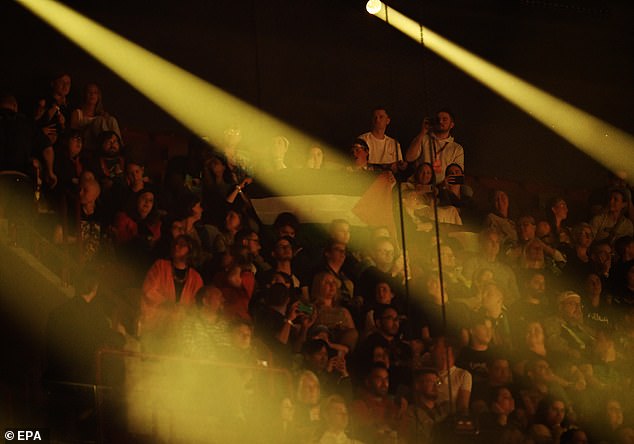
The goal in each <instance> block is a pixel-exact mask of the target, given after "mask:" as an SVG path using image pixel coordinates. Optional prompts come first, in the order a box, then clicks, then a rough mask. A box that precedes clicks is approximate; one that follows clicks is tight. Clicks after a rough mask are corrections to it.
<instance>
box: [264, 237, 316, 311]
mask: <svg viewBox="0 0 634 444" xmlns="http://www.w3.org/2000/svg"><path fill="white" fill-rule="evenodd" d="M294 251H295V241H294V240H293V238H292V237H289V236H284V237H281V238H279V239H278V240H277V241H276V242H275V244H274V245H273V251H272V252H271V257H272V258H273V262H272V264H271V269H270V270H267V271H265V272H263V273H259V274H258V279H259V282H260V284H265V283H266V282H271V278H272V276H273V275H274V274H276V273H283V274H284V275H285V276H287V277H288V279H289V280H290V282H291V288H293V289H296V290H297V291H298V292H301V294H302V297H303V298H304V299H308V287H307V285H306V284H304V283H302V282H301V281H300V280H299V278H298V277H297V276H296V274H295V270H294V268H293V255H294Z"/></svg>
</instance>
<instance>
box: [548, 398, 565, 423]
mask: <svg viewBox="0 0 634 444" xmlns="http://www.w3.org/2000/svg"><path fill="white" fill-rule="evenodd" d="M565 415H566V406H565V404H564V403H563V402H562V401H554V402H553V403H552V404H551V405H550V407H549V408H548V414H547V421H548V423H549V425H551V426H554V425H558V424H561V422H562V421H563V420H564V416H565Z"/></svg>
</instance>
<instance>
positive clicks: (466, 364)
mask: <svg viewBox="0 0 634 444" xmlns="http://www.w3.org/2000/svg"><path fill="white" fill-rule="evenodd" d="M492 339H493V323H492V322H491V319H490V318H488V317H486V316H484V315H482V314H479V313H475V314H473V315H472V316H471V322H470V324H469V345H468V346H467V347H462V348H461V349H460V352H459V353H458V358H457V359H456V366H458V367H460V368H463V369H465V370H468V371H469V373H471V376H472V377H473V390H474V391H475V390H477V389H478V388H479V386H483V385H484V384H486V382H487V381H488V379H489V367H488V365H489V362H490V361H491V360H492V358H493V357H494V354H495V352H496V351H495V349H494V348H492V347H490V345H491V340H492Z"/></svg>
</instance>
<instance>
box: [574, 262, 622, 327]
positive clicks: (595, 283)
mask: <svg viewBox="0 0 634 444" xmlns="http://www.w3.org/2000/svg"><path fill="white" fill-rule="evenodd" d="M584 287H585V288H584V291H582V292H581V300H582V305H583V310H584V315H585V323H586V324H587V325H588V327H590V328H591V329H592V330H595V331H597V330H612V329H614V324H615V322H614V321H615V319H614V316H615V314H614V311H613V309H612V307H611V303H612V297H610V296H608V295H606V294H605V293H604V291H603V283H602V282H601V277H599V275H597V274H596V273H590V274H588V276H586V279H585V286H584Z"/></svg>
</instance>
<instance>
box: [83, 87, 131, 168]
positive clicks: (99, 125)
mask: <svg viewBox="0 0 634 444" xmlns="http://www.w3.org/2000/svg"><path fill="white" fill-rule="evenodd" d="M70 127H71V128H72V129H74V130H78V131H80V132H81V135H82V139H83V140H84V145H85V147H86V153H85V154H87V155H91V154H92V155H94V153H95V151H97V149H98V145H97V138H98V137H99V134H101V133H102V132H103V131H112V132H114V133H116V134H117V136H118V137H119V139H121V131H120V130H119V123H118V122H117V119H115V118H114V117H112V116H111V115H110V114H108V113H107V112H106V111H105V110H104V107H103V100H102V96H101V89H100V88H99V86H98V85H97V84H95V83H89V84H87V85H86V87H85V88H84V96H83V101H82V103H81V105H80V107H79V108H75V109H74V110H73V112H72V114H71V116H70Z"/></svg>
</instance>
